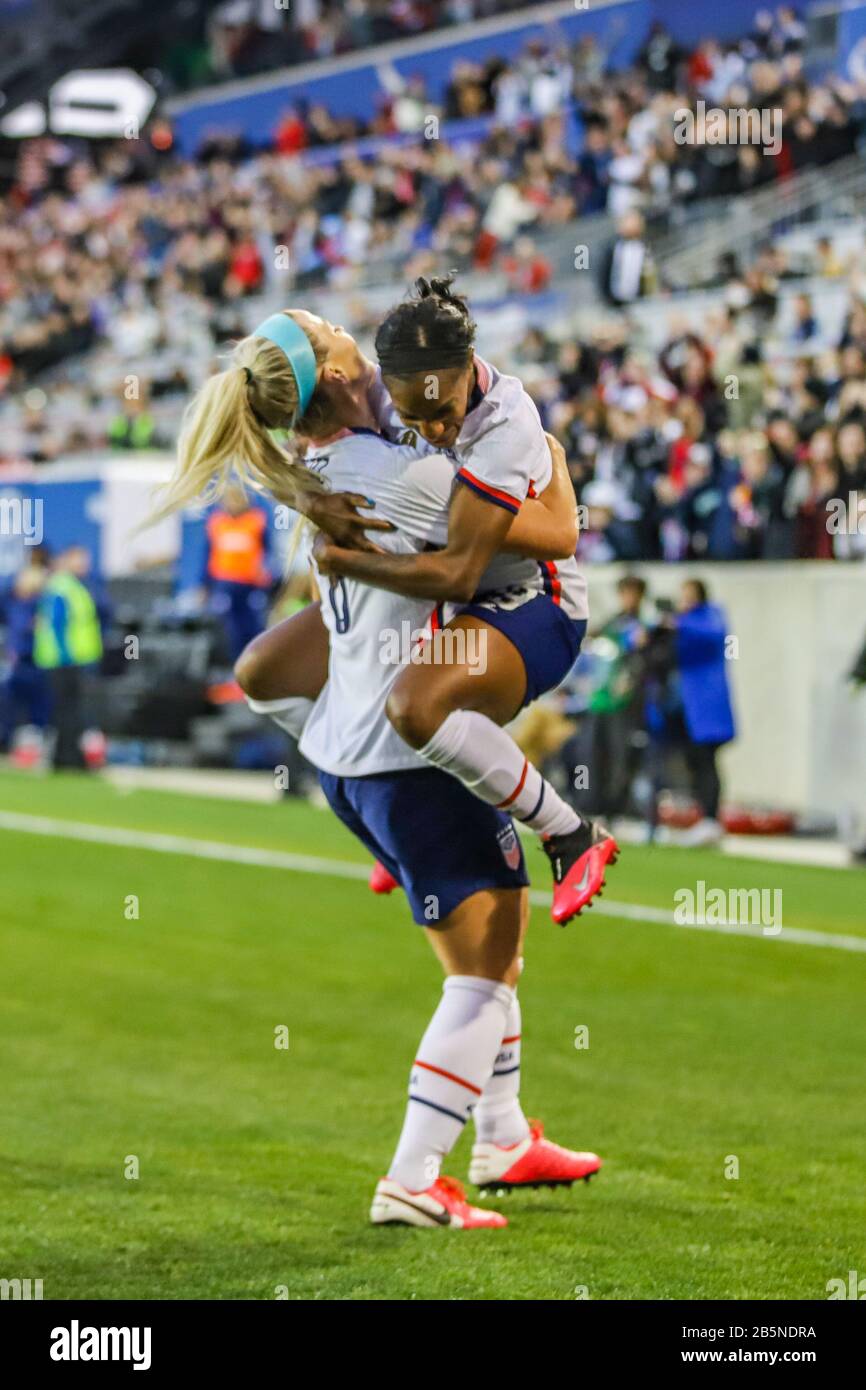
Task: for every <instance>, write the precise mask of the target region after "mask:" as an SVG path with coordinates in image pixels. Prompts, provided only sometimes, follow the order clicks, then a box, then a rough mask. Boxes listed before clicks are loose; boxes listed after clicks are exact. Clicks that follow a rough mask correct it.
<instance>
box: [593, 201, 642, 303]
mask: <svg viewBox="0 0 866 1390" xmlns="http://www.w3.org/2000/svg"><path fill="white" fill-rule="evenodd" d="M600 281H601V289H602V293H603V294H604V297H605V299H606V300H607V302H608V303H609V304H614V305H616V306H617V307H618V308H622V307H624V306H627V305H629V304H633V303H634V302H635V300H636V299H640V297H641V296H642V295H644V294H646V293H647V292H648V291H649V289H650V287H651V285H652V284H653V283H654V270H653V264H652V257H651V255H650V251H649V247H648V246H647V244H646V241H645V240H644V221H643V218H642V217H641V215H640V213H639V212H636V211H634V210H633V211H631V212H627V213H625V214H624V215H623V216H622V217H621V218H620V220H619V224H618V226H617V234H616V238H615V240H614V241H613V242H611V244H610V246H609V247H608V248H607V250H606V252H605V253H604V256H603V259H602V263H601V271H600Z"/></svg>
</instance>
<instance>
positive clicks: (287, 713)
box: [247, 695, 315, 739]
mask: <svg viewBox="0 0 866 1390" xmlns="http://www.w3.org/2000/svg"><path fill="white" fill-rule="evenodd" d="M247 704H248V705H249V707H250V709H251V710H252V711H253V712H254V713H255V714H267V715H269V716H270V718H271V719H273V721H274V723H275V724H279V726H280V728H281V729H285V731H286V733H287V734H291V736H292V738H297V739H299V738H300V737H301V734H302V733H303V732H304V725H305V724H306V722H307V720H308V719H309V717H310V714H311V713H312V709H313V705H314V704H315V700H307V699H305V698H304V696H303V695H289V696H286V697H285V698H284V699H282V700H251V699H250V697H249V695H248V696H247Z"/></svg>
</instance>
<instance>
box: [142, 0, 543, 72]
mask: <svg viewBox="0 0 866 1390" xmlns="http://www.w3.org/2000/svg"><path fill="white" fill-rule="evenodd" d="M539 3H540V0H292V3H291V4H284V5H277V4H274V3H273V0H226V3H223V4H220V5H216V6H214V7H213V9H212V11H211V13H210V15H209V16H208V17H207V21H206V24H205V26H204V29H203V32H202V33H200V34H197V35H196V36H195V37H190V38H189V39H187V40H186V41H185V42H183V43H180V44H178V43H175V44H174V45H173V46H172V48H171V50H170V51H169V52H168V53H167V54H166V55H165V63H166V66H167V68H168V71H169V73H170V75H171V77H172V79H173V81H174V83H175V85H177V86H183V87H188V86H194V85H195V86H198V85H200V84H201V83H204V82H214V81H217V80H219V79H222V78H227V77H246V76H250V75H251V74H253V73H258V72H269V71H272V70H273V69H274V68H279V67H285V66H289V65H292V64H295V63H305V62H309V61H310V60H311V59H315V58H330V57H333V56H336V55H338V54H341V53H351V52H353V51H354V50H355V49H358V48H369V47H372V46H373V45H374V44H381V43H389V42H391V41H393V40H394V39H402V38H409V37H411V36H412V35H414V34H425V33H429V32H430V31H432V30H434V29H442V28H444V27H446V26H447V25H452V24H466V23H468V22H469V21H470V20H473V19H486V18H487V17H488V16H492V15H502V14H507V13H508V12H509V11H510V10H518V9H526V8H527V6H528V5H532V4H539Z"/></svg>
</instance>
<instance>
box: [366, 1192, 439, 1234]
mask: <svg viewBox="0 0 866 1390" xmlns="http://www.w3.org/2000/svg"><path fill="white" fill-rule="evenodd" d="M379 1196H380V1197H387V1198H388V1199H389V1201H392V1202H402V1203H403V1206H404V1207H411V1209H412V1211H419V1212H420V1213H421V1215H422V1216H429V1217H430V1219H431V1221H436V1222H438V1224H439V1225H440V1226H450V1225H451V1217H450V1216H449V1214H448V1212H447V1211H441V1212H435V1211H428V1210H427V1208H426V1207H419V1206H418V1204H417V1202H407V1201H406V1198H405V1197H398V1196H397V1195H396V1194H395V1193H393V1192H380V1193H379Z"/></svg>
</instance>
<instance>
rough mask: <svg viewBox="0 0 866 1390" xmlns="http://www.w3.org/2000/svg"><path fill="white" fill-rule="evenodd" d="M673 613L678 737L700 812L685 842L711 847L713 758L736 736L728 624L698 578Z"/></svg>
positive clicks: (715, 785)
mask: <svg viewBox="0 0 866 1390" xmlns="http://www.w3.org/2000/svg"><path fill="white" fill-rule="evenodd" d="M677 609H678V611H677V613H676V614H675V615H674V617H673V623H674V636H675V651H676V663H677V677H678V685H679V697H680V699H679V702H680V709H681V732H682V734H683V736H684V739H685V756H686V763H687V765H688V769H689V774H690V777H691V780H692V791H693V793H694V796H695V799H696V800H697V801H698V803H699V804H700V807H701V810H702V813H703V815H702V819H701V820H700V822H699V823H698V824H697V825H696V826H694V828H693V830H692V831H691V832H690V834H689V841H690V843H694V844H709V843H712V842H714V841H716V840H718V839H719V838H720V837H721V834H722V827H721V825H720V824H719V800H720V797H721V785H720V781H719V772H718V767H717V759H716V755H717V753H718V750H719V748H721V747H722V745H723V744H725V743H730V742H731V740H732V739H733V738H734V736H735V733H736V729H735V725H734V711H733V707H732V705H731V693H730V689H729V686H728V658H727V639H728V624H727V619H726V617H725V614H724V610H723V609H721V608H719V607H718V606H717V605H716V604H714V603H710V601H709V596H708V594H707V589H706V585H705V584H703V583H702V582H701V580H699V579H687V580H686V581H685V583H684V584H683V586H682V588H681V590H680V597H679V602H678V605H677Z"/></svg>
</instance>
